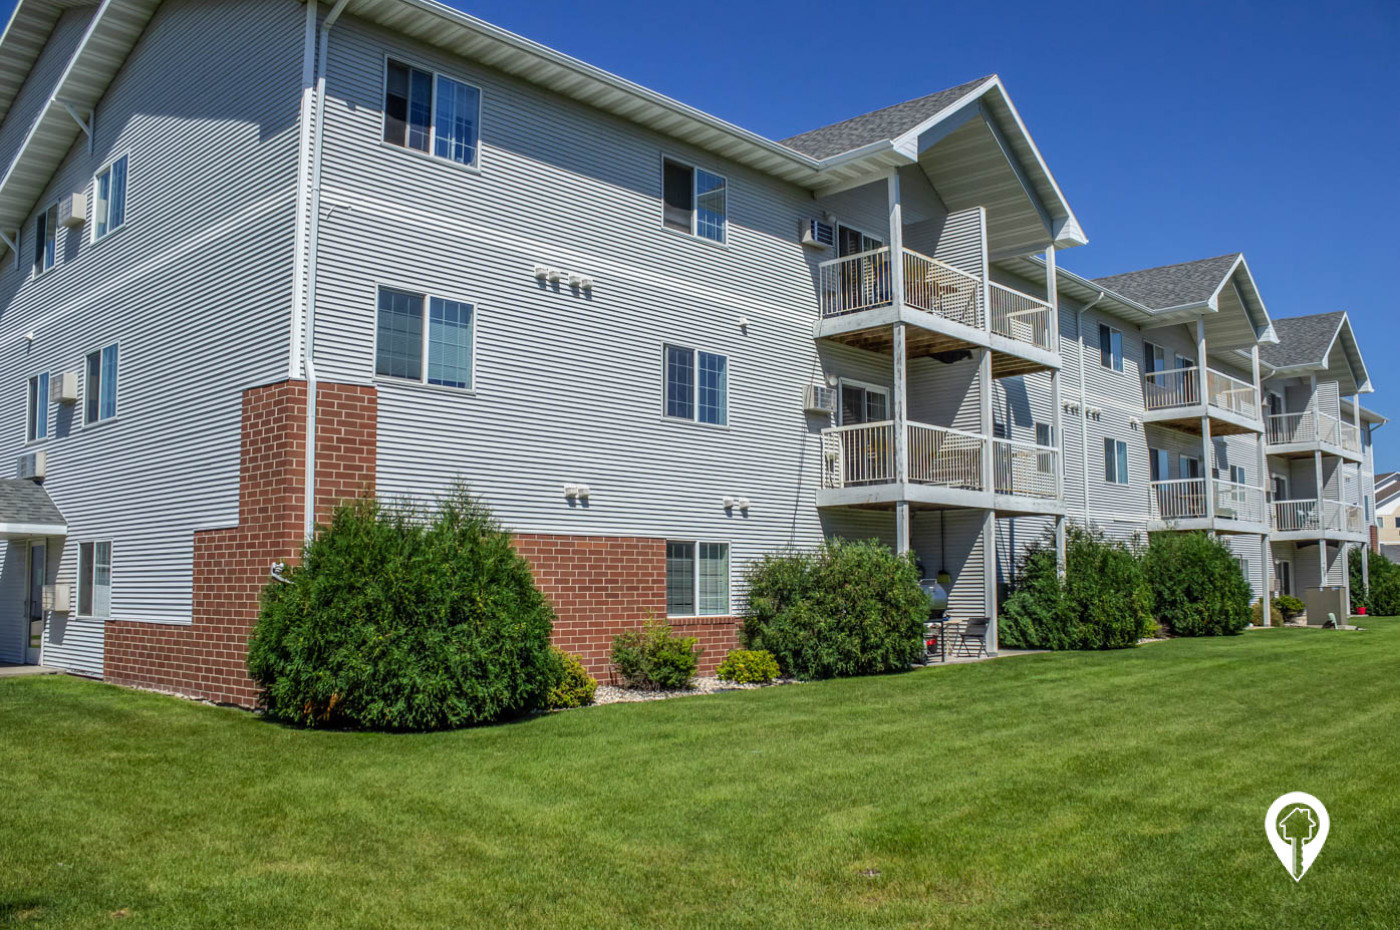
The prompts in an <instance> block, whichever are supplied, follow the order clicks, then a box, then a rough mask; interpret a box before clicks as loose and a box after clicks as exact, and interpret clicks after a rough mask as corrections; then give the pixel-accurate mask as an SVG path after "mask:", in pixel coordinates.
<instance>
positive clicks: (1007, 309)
mask: <svg viewBox="0 0 1400 930" xmlns="http://www.w3.org/2000/svg"><path fill="white" fill-rule="evenodd" d="M902 263H903V264H902V271H903V273H904V307H903V311H902V312H899V313H897V312H896V311H895V309H894V299H893V287H892V283H891V282H892V280H893V279H892V276H891V274H890V271H891V269H890V249H889V248H888V247H882V248H878V249H872V250H870V251H868V252H861V253H859V254H857V255H847V256H844V257H842V258H834V259H831V260H829V261H825V262H822V263H821V265H820V266H819V268H818V289H819V292H820V297H821V319H820V320H819V321H818V322H817V329H816V335H817V336H818V337H819V338H826V339H834V340H837V341H839V342H844V343H847V344H849V345H854V346H857V347H859V348H864V349H870V350H873V351H877V352H885V353H888V352H890V351H891V348H892V339H891V335H890V331H889V330H890V325H891V324H892V323H895V322H898V321H902V322H904V323H907V324H910V326H912V327H913V329H912V330H911V331H910V332H909V333H908V334H907V336H906V342H907V346H908V351H909V353H910V354H911V355H936V354H938V353H941V352H952V351H957V350H959V349H969V348H978V347H985V348H990V349H991V350H992V371H993V374H994V375H995V376H996V377H998V378H1002V377H1007V376H1010V375H1016V374H1026V373H1028V372H1032V371H1040V370H1044V369H1046V368H1054V367H1058V364H1059V363H1058V353H1057V351H1056V346H1055V345H1054V320H1053V317H1052V310H1051V308H1050V305H1049V304H1047V303H1046V302H1045V301H1043V300H1040V299H1039V298H1036V297H1032V296H1031V295H1029V294H1024V293H1022V292H1020V291H1017V290H1015V289H1013V288H1009V287H1006V286H1004V285H1001V284H997V283H995V282H992V283H991V284H990V285H987V284H986V283H985V282H983V280H982V278H981V276H980V275H975V274H970V273H968V272H966V271H962V270H961V269H958V268H954V267H953V266H952V265H949V264H947V263H946V262H941V261H939V260H938V259H936V258H929V257H928V256H927V255H920V254H919V253H918V252H915V251H912V250H910V249H904V250H903V256H902Z"/></svg>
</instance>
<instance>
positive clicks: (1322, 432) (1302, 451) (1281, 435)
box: [1264, 412, 1361, 462]
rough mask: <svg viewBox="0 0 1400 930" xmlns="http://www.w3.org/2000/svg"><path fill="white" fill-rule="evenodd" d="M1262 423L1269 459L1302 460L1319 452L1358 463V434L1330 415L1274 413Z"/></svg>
mask: <svg viewBox="0 0 1400 930" xmlns="http://www.w3.org/2000/svg"><path fill="white" fill-rule="evenodd" d="M1265 420H1266V422H1265V427H1266V429H1265V432H1264V437H1265V442H1266V443H1267V444H1268V446H1267V450H1266V451H1267V452H1268V453H1269V455H1278V456H1282V457H1284V458H1303V457H1311V456H1312V454H1313V453H1314V452H1316V451H1320V452H1322V453H1323V454H1325V455H1336V456H1339V457H1341V458H1345V459H1350V460H1351V461H1354V462H1359V461H1361V431H1360V430H1358V429H1357V428H1356V427H1355V426H1354V425H1352V424H1351V423H1347V422H1346V421H1345V420H1342V419H1340V418H1338V417H1334V416H1333V415H1332V414H1330V413H1318V414H1317V415H1316V417H1314V415H1313V414H1312V413H1309V412H1304V413H1275V414H1271V415H1270V416H1268V417H1266V418H1265Z"/></svg>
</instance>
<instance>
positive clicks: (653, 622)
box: [612, 617, 700, 691]
mask: <svg viewBox="0 0 1400 930" xmlns="http://www.w3.org/2000/svg"><path fill="white" fill-rule="evenodd" d="M697 642H699V640H697V639H696V638H695V637H693V636H677V635H675V634H674V633H673V632H672V631H671V625H670V624H668V623H666V622H665V621H664V620H657V619H656V618H655V617H649V618H647V620H646V621H645V622H644V623H643V624H642V627H641V629H638V630H629V631H627V632H626V633H619V634H618V635H617V636H614V637H613V647H612V661H613V666H614V667H615V668H616V669H617V674H618V677H619V678H621V679H622V682H623V684H625V685H626V686H627V687H629V688H644V689H646V690H648V691H677V690H680V689H683V688H688V687H690V682H691V681H692V680H693V679H694V678H695V669H696V667H697V666H698V665H699V664H700V657H699V650H697V649H696V648H695V644H696V643H697Z"/></svg>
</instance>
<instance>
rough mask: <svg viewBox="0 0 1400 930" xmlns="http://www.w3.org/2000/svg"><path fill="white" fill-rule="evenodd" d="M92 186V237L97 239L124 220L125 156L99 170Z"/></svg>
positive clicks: (119, 225) (118, 227)
mask: <svg viewBox="0 0 1400 930" xmlns="http://www.w3.org/2000/svg"><path fill="white" fill-rule="evenodd" d="M92 187H93V206H92V212H93V223H92V238H93V239H94V240H97V239H101V238H102V237H103V236H105V235H107V234H108V233H110V232H114V231H115V230H117V229H120V228H121V226H122V224H123V223H125V222H126V156H125V155H123V156H122V157H121V158H118V159H117V160H116V161H114V162H112V163H111V164H110V165H108V166H107V167H106V168H103V169H102V170H101V171H99V172H98V173H97V177H96V178H95V179H93V185H92Z"/></svg>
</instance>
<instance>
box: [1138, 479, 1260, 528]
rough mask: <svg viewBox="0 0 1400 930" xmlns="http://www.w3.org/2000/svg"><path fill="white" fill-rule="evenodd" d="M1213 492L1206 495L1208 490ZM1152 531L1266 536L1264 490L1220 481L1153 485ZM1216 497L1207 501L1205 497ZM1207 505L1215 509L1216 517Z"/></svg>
mask: <svg viewBox="0 0 1400 930" xmlns="http://www.w3.org/2000/svg"><path fill="white" fill-rule="evenodd" d="M1208 487H1209V488H1210V491H1209V492H1208V491H1207V488H1208ZM1150 488H1151V495H1152V515H1151V517H1150V519H1149V520H1148V523H1147V528H1148V529H1149V530H1157V531H1160V530H1215V531H1216V532H1220V533H1264V532H1266V531H1267V529H1268V524H1267V523H1266V522H1265V521H1266V512H1265V508H1264V489H1263V488H1255V487H1250V486H1249V485H1247V484H1237V483H1235V482H1233V481H1224V480H1222V479H1220V478H1211V479H1206V478H1174V479H1171V480H1168V481H1153V482H1151V484H1150ZM1207 493H1211V494H1213V495H1214V500H1213V501H1207V499H1206V494H1207ZM1208 504H1213V505H1214V516H1213V517H1212V516H1211V510H1210V508H1208V506H1207V505H1208Z"/></svg>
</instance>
